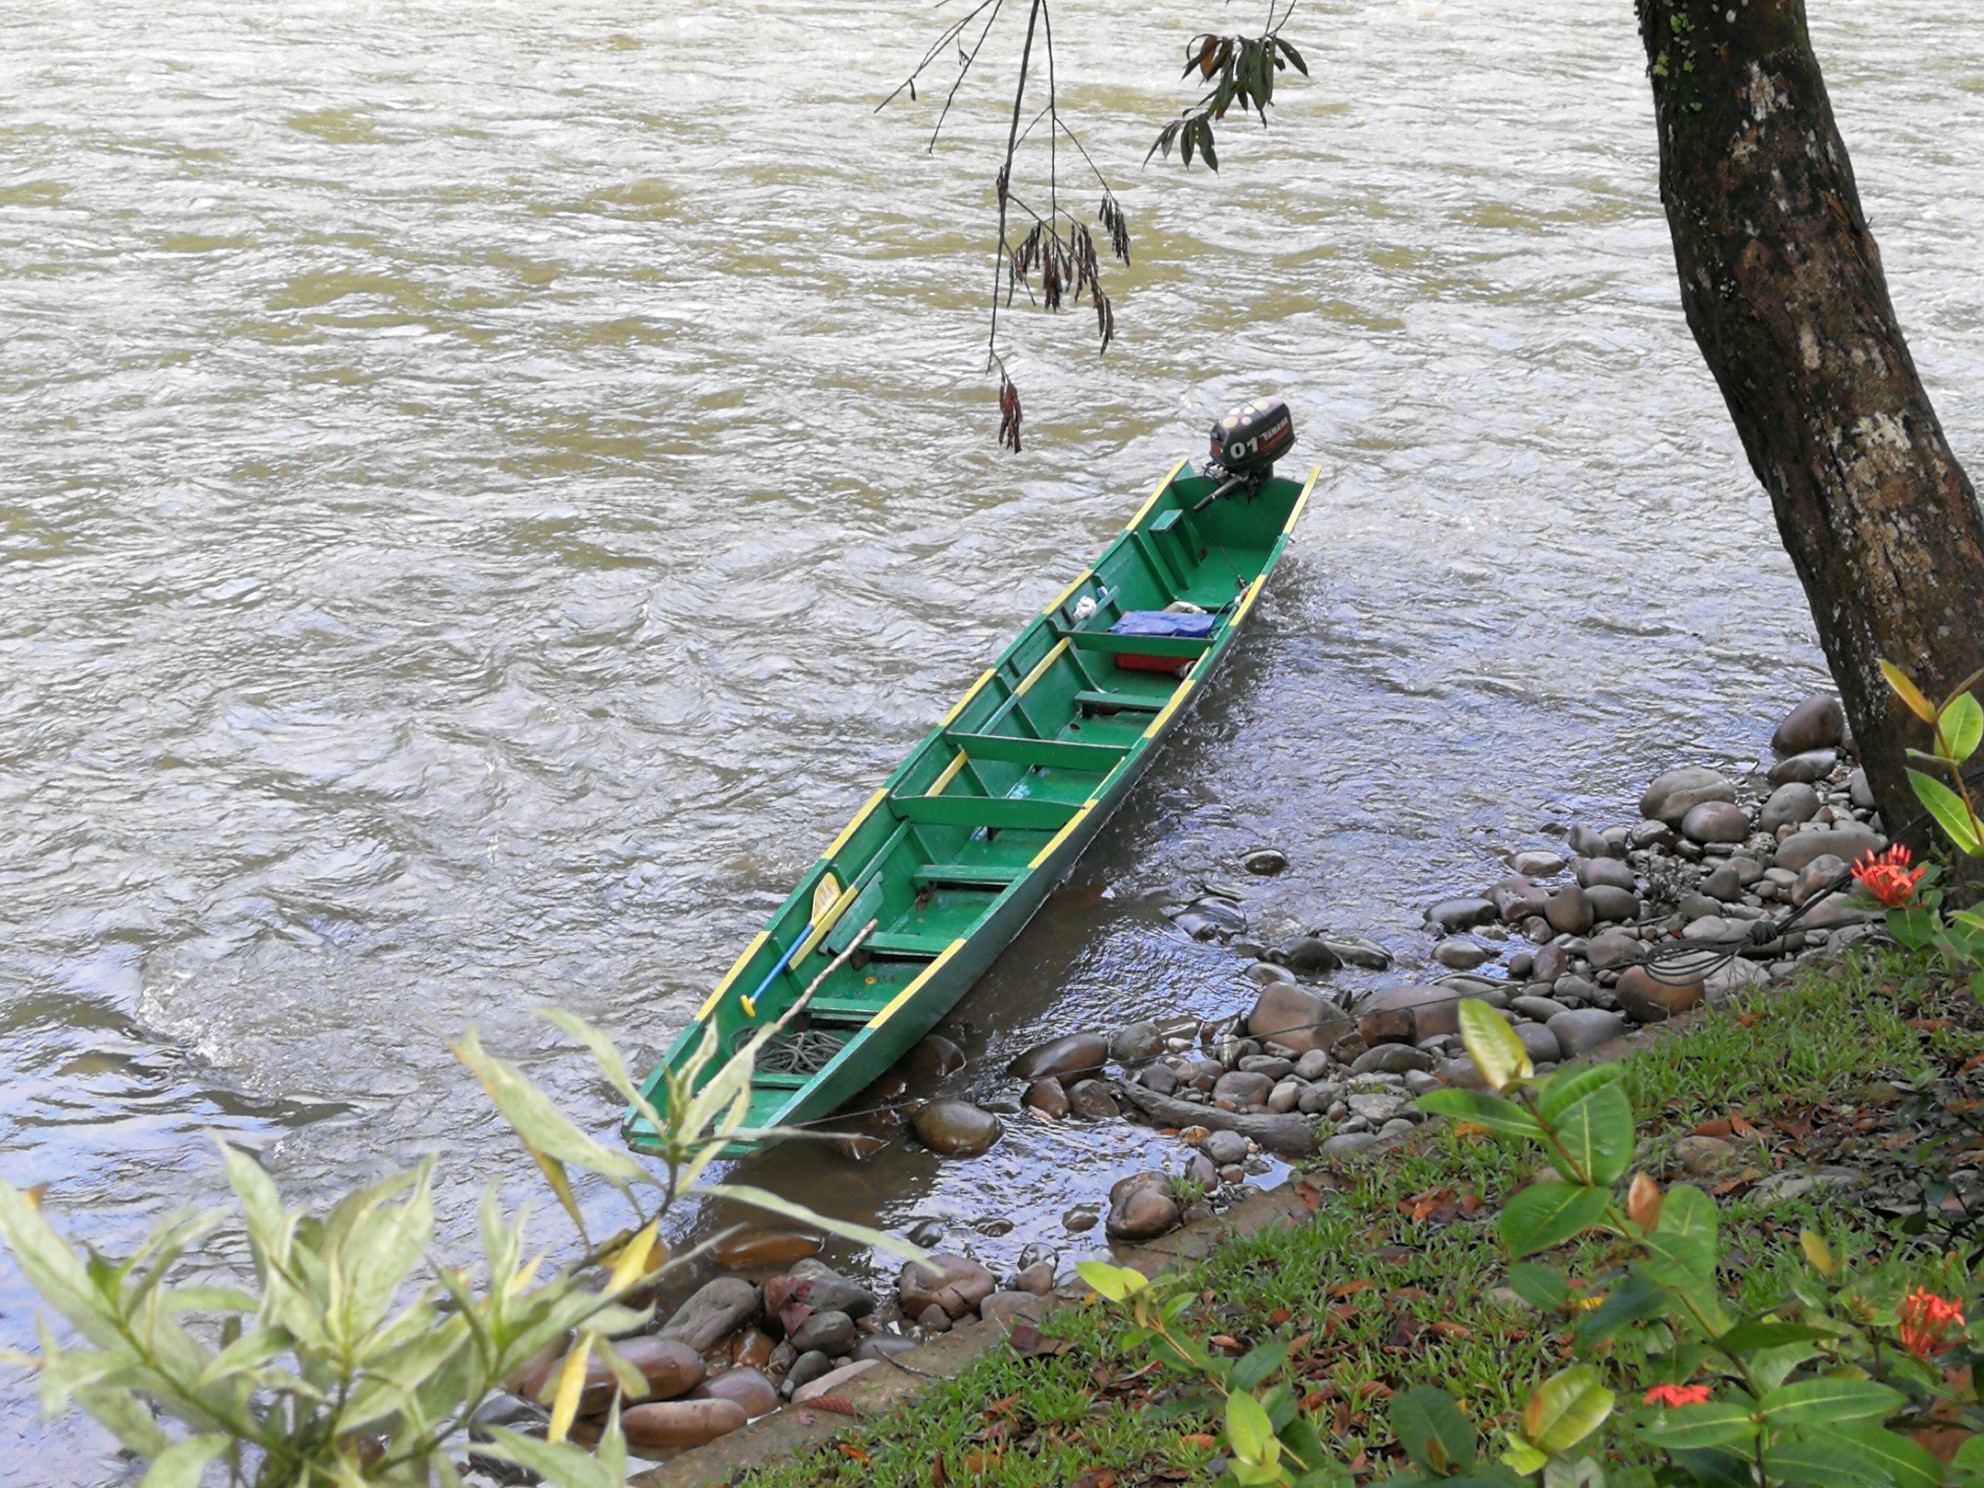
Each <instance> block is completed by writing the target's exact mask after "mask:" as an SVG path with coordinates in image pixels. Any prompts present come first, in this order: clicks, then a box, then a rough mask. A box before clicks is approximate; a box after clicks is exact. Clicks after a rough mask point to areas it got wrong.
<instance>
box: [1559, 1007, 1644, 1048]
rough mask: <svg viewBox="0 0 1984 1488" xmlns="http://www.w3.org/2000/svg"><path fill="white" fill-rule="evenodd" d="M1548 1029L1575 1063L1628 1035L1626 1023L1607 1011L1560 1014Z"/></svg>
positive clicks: (1590, 1009) (1577, 1010)
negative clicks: (1579, 1056)
mask: <svg viewBox="0 0 1984 1488" xmlns="http://www.w3.org/2000/svg"><path fill="white" fill-rule="evenodd" d="M1544 1026H1545V1027H1547V1028H1548V1029H1549V1030H1550V1031H1551V1032H1552V1033H1553V1034H1555V1035H1556V1036H1557V1046H1558V1047H1559V1048H1560V1049H1562V1050H1563V1052H1564V1058H1566V1059H1575V1058H1577V1057H1578V1055H1580V1054H1583V1053H1586V1052H1587V1051H1589V1050H1592V1049H1596V1048H1597V1047H1598V1046H1599V1045H1600V1044H1602V1043H1605V1042H1607V1041H1609V1040H1611V1039H1615V1038H1617V1037H1618V1036H1619V1035H1620V1034H1622V1033H1624V1032H1625V1031H1626V1020H1625V1019H1624V1018H1622V1017H1620V1016H1619V1015H1618V1014H1617V1013H1608V1012H1606V1011H1605V1010H1604V1009H1603V1008H1572V1009H1571V1010H1570V1011H1569V1012H1567V1013H1559V1014H1557V1016H1556V1017H1554V1018H1552V1019H1551V1020H1550V1021H1549V1022H1548V1023H1547V1024H1545V1025H1544Z"/></svg>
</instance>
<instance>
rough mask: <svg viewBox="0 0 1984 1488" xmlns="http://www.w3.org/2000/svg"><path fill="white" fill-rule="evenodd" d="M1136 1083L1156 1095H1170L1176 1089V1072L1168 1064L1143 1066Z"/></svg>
mask: <svg viewBox="0 0 1984 1488" xmlns="http://www.w3.org/2000/svg"><path fill="white" fill-rule="evenodd" d="M1137 1083H1138V1084H1139V1085H1141V1086H1143V1087H1144V1089H1146V1090H1148V1091H1151V1092H1153V1093H1154V1094H1157V1095H1170V1094H1172V1093H1174V1092H1175V1091H1176V1090H1177V1089H1178V1071H1176V1070H1174V1069H1173V1068H1172V1067H1171V1066H1170V1065H1168V1064H1162V1063H1159V1064H1149V1065H1145V1066H1144V1068H1143V1072H1142V1073H1141V1074H1139V1075H1138V1076H1137Z"/></svg>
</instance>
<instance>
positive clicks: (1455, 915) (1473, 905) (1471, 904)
mask: <svg viewBox="0 0 1984 1488" xmlns="http://www.w3.org/2000/svg"><path fill="white" fill-rule="evenodd" d="M1497 913H1498V911H1497V910H1496V908H1495V906H1494V905H1492V904H1490V903H1489V902H1488V901H1487V900H1486V899H1442V900H1441V901H1440V902H1439V903H1438V904H1435V905H1434V906H1433V907H1432V908H1431V909H1429V910H1427V911H1426V919H1427V921H1428V923H1430V924H1432V925H1434V926H1436V927H1437V928H1439V929H1441V930H1445V931H1447V932H1448V933H1449V934H1451V933H1453V932H1454V931H1456V930H1471V929H1473V928H1474V927H1475V926H1476V925H1485V924H1487V923H1488V922H1489V921H1490V920H1492V919H1494V918H1495V916H1496V914H1497Z"/></svg>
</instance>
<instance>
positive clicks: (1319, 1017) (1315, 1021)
mask: <svg viewBox="0 0 1984 1488" xmlns="http://www.w3.org/2000/svg"><path fill="white" fill-rule="evenodd" d="M1351 1027H1352V1022H1351V1018H1350V1015H1349V1014H1348V1013H1346V1012H1344V1010H1343V1009H1342V1008H1340V1007H1338V1006H1337V1005H1336V1004H1335V1003H1333V1002H1331V1001H1330V1000H1329V999H1328V998H1327V997H1322V996H1319V995H1318V994H1316V993H1314V992H1311V991H1310V990H1309V989H1308V988H1306V987H1298V986H1296V985H1294V984H1293V983H1290V982H1277V983H1275V984H1274V985H1272V986H1268V987H1263V988H1261V995H1260V997H1259V998H1257V999H1256V1000H1255V1002H1254V1007H1253V1011H1252V1012H1250V1013H1248V1014H1247V1032H1248V1033H1249V1034H1251V1035H1252V1036H1253V1037H1255V1038H1257V1039H1273V1040H1274V1041H1275V1042H1276V1043H1277V1044H1280V1045H1281V1046H1282V1047H1283V1048H1285V1049H1289V1050H1292V1051H1293V1052H1295V1053H1297V1054H1306V1053H1308V1052H1309V1051H1310V1050H1311V1049H1327V1048H1328V1047H1329V1046H1330V1045H1331V1044H1333V1043H1335V1042H1336V1041H1337V1040H1338V1039H1340V1038H1342V1037H1343V1035H1344V1034H1346V1033H1348V1032H1350V1030H1351Z"/></svg>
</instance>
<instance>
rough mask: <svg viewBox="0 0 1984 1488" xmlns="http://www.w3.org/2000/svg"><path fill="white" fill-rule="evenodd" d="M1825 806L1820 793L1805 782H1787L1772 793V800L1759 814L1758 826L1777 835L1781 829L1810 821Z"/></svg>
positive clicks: (1767, 802)
mask: <svg viewBox="0 0 1984 1488" xmlns="http://www.w3.org/2000/svg"><path fill="white" fill-rule="evenodd" d="M1824 804H1825V803H1824V802H1823V801H1821V800H1820V799H1819V793H1818V791H1816V790H1815V789H1813V788H1812V787H1811V786H1809V785H1806V784H1805V783H1804V782H1803V781H1801V780H1792V781H1787V782H1786V783H1785V784H1783V785H1780V786H1779V787H1778V788H1777V789H1776V790H1774V791H1772V792H1771V793H1770V799H1769V800H1768V801H1766V802H1764V806H1763V810H1762V811H1761V812H1759V813H1758V814H1757V825H1758V827H1760V828H1761V829H1762V830H1764V831H1766V832H1769V833H1772V834H1773V835H1775V833H1776V832H1777V829H1778V828H1779V827H1795V826H1797V825H1798V824H1799V823H1800V822H1808V821H1810V820H1811V819H1812V818H1813V817H1815V816H1817V815H1818V814H1819V807H1820V806H1822V805H1824Z"/></svg>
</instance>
